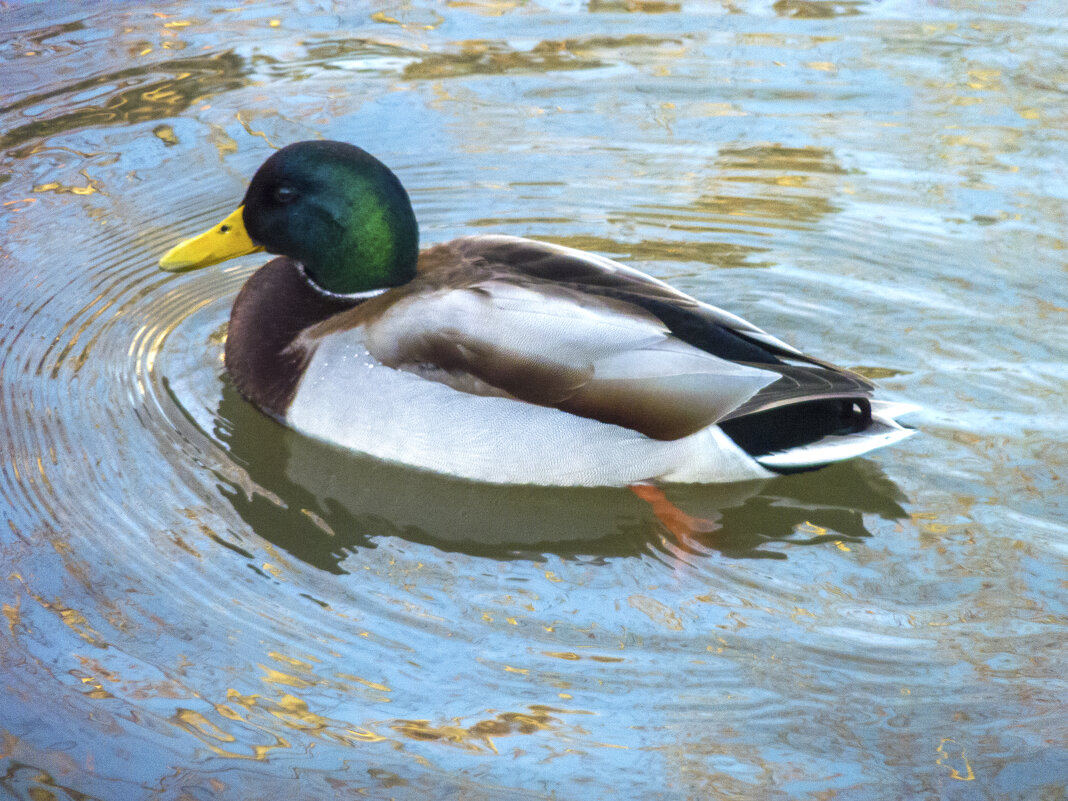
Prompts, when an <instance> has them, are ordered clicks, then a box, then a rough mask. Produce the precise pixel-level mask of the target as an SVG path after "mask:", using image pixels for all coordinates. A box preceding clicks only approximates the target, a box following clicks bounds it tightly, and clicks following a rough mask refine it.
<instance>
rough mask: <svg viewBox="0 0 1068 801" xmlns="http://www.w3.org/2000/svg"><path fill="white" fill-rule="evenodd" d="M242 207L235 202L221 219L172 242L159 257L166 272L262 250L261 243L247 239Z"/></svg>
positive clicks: (211, 263)
mask: <svg viewBox="0 0 1068 801" xmlns="http://www.w3.org/2000/svg"><path fill="white" fill-rule="evenodd" d="M244 211H245V207H244V206H243V205H242V206H238V207H237V209H236V210H235V211H234V212H233V213H232V214H231V215H230V216H229V217H227V218H226V219H225V220H223V221H222V222H221V223H218V224H216V225H213V226H212V227H211V228H209V229H208V230H207V231H205V232H204V233H202V234H200V235H199V236H194V237H193V238H192V239H187V240H185V241H184V242H180V243H179V244H177V245H175V246H174V247H173V248H171V249H170V250H168V251H167V252H166V254H164V256H163V258H162V259H160V260H159V266H160V267H162V268H163V269H164V270H167V271H168V272H172V273H181V272H185V271H186V270H198V269H200V268H201V267H210V266H211V265H213V264H218V263H219V262H223V261H227V260H228V259H236V258H237V257H238V256H244V255H245V254H246V253H256V252H258V251H261V250H263V246H262V245H257V244H256V243H255V242H253V241H252V240H251V239H249V235H248V231H246V230H245V218H244Z"/></svg>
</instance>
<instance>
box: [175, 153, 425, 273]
mask: <svg viewBox="0 0 1068 801" xmlns="http://www.w3.org/2000/svg"><path fill="white" fill-rule="evenodd" d="M261 248H262V249H264V250H267V251H268V252H270V253H277V254H280V255H284V256H289V257H291V258H293V259H296V260H297V261H299V262H301V263H302V264H303V265H304V269H305V272H306V273H307V274H308V277H309V278H310V279H311V280H312V281H313V282H314V283H315V284H317V285H318V286H320V287H321V288H323V289H325V290H327V291H329V292H335V293H339V294H349V293H353V292H363V291H367V290H371V289H380V288H383V287H391V286H398V285H400V284H403V283H405V282H407V281H409V280H411V279H412V278H413V277H414V276H415V264H416V260H417V258H418V253H419V231H418V227H417V226H416V222H415V214H414V213H413V212H412V206H411V203H410V201H409V200H408V193H407V192H405V191H404V187H403V186H401V183H400V181H399V180H397V176H395V175H394V174H393V173H392V172H390V171H389V169H388V168H387V167H386V166H385V165H384V164H382V162H380V161H378V159H376V158H374V157H373V156H371V155H370V154H368V153H366V152H365V151H363V150H361V149H360V148H358V147H355V146H353V145H349V144H345V143H343V142H318V141H309V142H297V143H295V144H292V145H289V146H287V147H284V148H282V149H281V150H279V151H278V152H277V153H275V154H274V155H273V156H271V157H270V158H269V159H267V161H265V162H264V163H263V165H262V166H261V167H260V168H259V169H258V170H257V171H256V174H255V175H254V176H253V178H252V182H251V183H250V184H249V187H248V191H247V192H246V193H245V200H244V203H243V204H242V206H241V208H239V209H238V210H237V211H236V212H235V213H234V214H231V215H230V217H228V218H227V219H226V220H224V221H223V222H222V223H220V224H218V225H216V226H215V227H213V228H212V229H210V230H209V231H207V232H205V233H204V234H202V235H201V236H199V237H196V238H194V239H192V240H189V241H187V242H183V243H182V244H180V245H178V246H177V247H175V248H174V249H173V250H171V251H170V252H169V253H168V254H167V255H166V256H164V257H163V259H162V260H161V261H160V266H162V267H163V268H164V269H171V270H183V269H193V268H196V267H206V266H208V265H209V264H215V263H218V262H220V261H224V260H226V259H229V258H233V257H235V256H238V255H242V254H243V253H248V252H251V251H253V250H257V249H261Z"/></svg>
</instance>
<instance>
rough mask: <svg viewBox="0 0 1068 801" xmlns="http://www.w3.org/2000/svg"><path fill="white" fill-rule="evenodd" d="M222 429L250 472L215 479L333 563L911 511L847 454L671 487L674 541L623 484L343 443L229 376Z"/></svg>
mask: <svg viewBox="0 0 1068 801" xmlns="http://www.w3.org/2000/svg"><path fill="white" fill-rule="evenodd" d="M215 434H216V436H217V437H218V439H219V440H221V441H222V442H223V443H224V444H225V445H227V446H228V447H229V450H230V453H231V456H232V458H233V459H234V460H235V462H237V463H238V464H239V465H240V466H241V467H242V468H243V469H244V470H245V471H246V472H247V475H248V478H249V482H248V483H247V484H245V483H244V482H242V485H238V484H236V483H234V482H232V481H224V483H223V485H222V486H221V490H222V492H223V494H224V495H225V497H226V498H227V499H228V500H229V501H230V503H231V504H233V506H234V509H235V510H236V511H237V513H238V514H239V515H240V516H241V517H242V519H244V521H245V522H246V523H247V524H248V525H249V527H250V528H251V529H252V530H253V531H254V532H255V533H256V534H257V535H259V536H261V537H263V538H264V539H266V540H268V541H269V542H271V543H273V544H274V545H276V546H278V547H281V548H283V549H284V550H286V551H288V552H289V553H290V554H292V555H293V556H295V557H297V558H299V559H301V560H303V561H305V562H307V563H309V564H312V565H314V566H316V567H319V568H322V569H324V570H328V571H331V572H338V573H340V572H345V570H344V567H343V565H342V562H343V560H344V559H345V558H346V556H348V555H349V554H351V553H352V552H354V551H356V550H358V549H360V548H364V547H374V542H375V539H376V538H379V537H382V536H397V537H403V538H405V539H408V540H411V541H415V542H420V543H426V544H430V545H433V546H435V547H437V548H439V549H441V550H445V551H457V552H462V553H466V554H471V555H477V556H485V557H491V558H506V559H507V558H538V557H540V556H541V555H542V554H546V553H554V554H557V555H560V556H563V557H574V556H584V557H585V556H592V557H620V556H634V555H638V554H642V553H647V552H648V551H649V550H650V548H651V547H654V548H657V549H659V550H665V549H666V550H668V551H676V552H677V551H678V550H680V549H681V550H683V551H686V552H687V553H691V554H693V553H720V554H723V555H724V556H729V557H735V558H777V559H784V558H786V555H785V554H784V553H782V551H781V550H769V549H767V548H766V547H762V546H765V545H766V544H767V543H769V542H775V541H780V542H789V543H791V544H793V545H805V544H817V543H821V542H827V541H841V540H846V541H849V540H852V541H856V540H859V539H861V538H864V537H869V536H871V534H870V532H869V531H868V530H867V528H866V527H865V521H864V518H865V515H876V516H878V517H881V518H884V519H897V518H901V517H906V516H907V515H906V513H905V511H904V509H902V507H901V505H900V504H901V502H902V501H903V500H904V498H903V496H902V494H901V492H900V490H899V489H898V488H897V486H896V485H895V484H893V482H891V481H890V480H889V479H888V478H886V477H885V476H884V475H883V474H882V473H881V472H880V471H879V469H878V467H877V466H876V465H875V464H874V463H872V462H868V461H865V460H853V461H852V462H847V463H840V464H837V465H832V466H830V467H827V468H824V469H822V470H819V471H814V472H810V473H802V474H798V475H792V476H783V477H781V478H776V479H772V480H769V481H765V482H748V483H744V484H725V485H676V486H668V487H666V488H665V490H664V491H665V494H666V496H667V498H668V499H669V500H670V501H671V502H672V503H673V504H675V505H676V506H677V507H679V509H681V510H684V511H685V513H686V514H688V515H690V516H693V517H696V518H700V519H702V520H703V521H704V525H703V526H702V528H704V529H705V531H703V532H701V533H697V534H694V535H692V536H690V537H689V538H687V539H685V540H683V541H681V542H680V541H678V540H677V538H675V537H674V536H673V535H671V534H670V533H669V532H668V531H667V530H666V529H665V528H664V526H663V525H662V524H661V522H660V520H658V518H657V516H656V515H655V514H654V510H653V507H651V506H650V505H649V504H648V503H646V502H645V501H643V500H641V499H640V498H639V497H638V496H637V495H636V494H635V493H633V492H632V491H630V490H628V489H626V488H601V487H598V488H554V487H529V486H496V485H487V484H479V483H473V482H470V481H465V480H458V479H452V478H448V477H443V476H439V475H435V474H430V473H426V472H422V471H418V470H413V469H411V468H407V467H402V466H399V465H394V464H390V463H386V462H382V461H379V460H376V459H372V458H370V457H365V456H361V455H359V454H353V453H349V452H345V451H340V450H338V449H336V448H334V447H332V446H330V445H326V444H323V443H320V442H317V441H315V440H312V439H309V438H307V437H304V436H301V435H300V434H296V433H294V432H293V431H290V430H288V429H286V428H284V427H283V426H281V425H279V424H277V423H275V422H274V421H273V420H271V419H269V418H267V417H266V416H264V415H263V414H261V413H260V412H259V411H257V410H256V409H254V408H253V407H252V406H251V405H250V404H248V403H246V402H245V401H244V400H242V399H241V398H240V396H239V395H238V394H237V392H236V391H235V390H234V389H233V387H232V386H231V385H230V384H229V383H228V382H227V383H225V384H224V389H223V394H222V398H221V400H220V403H219V407H218V417H217V428H216V432H215Z"/></svg>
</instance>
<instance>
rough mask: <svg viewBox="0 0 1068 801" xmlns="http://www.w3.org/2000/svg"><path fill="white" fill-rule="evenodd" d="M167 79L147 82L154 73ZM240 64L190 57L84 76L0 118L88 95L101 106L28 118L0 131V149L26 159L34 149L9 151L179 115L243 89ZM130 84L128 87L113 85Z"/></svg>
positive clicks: (224, 57)
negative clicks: (78, 132)
mask: <svg viewBox="0 0 1068 801" xmlns="http://www.w3.org/2000/svg"><path fill="white" fill-rule="evenodd" d="M161 72H162V73H170V74H171V75H172V77H170V78H165V79H161V80H151V78H152V77H153V76H156V75H159V74H160V73H161ZM247 80H248V79H247V78H246V63H245V60H244V59H243V58H241V57H240V56H238V55H236V54H235V53H232V52H227V53H218V54H215V55H204V56H193V57H191V58H180V59H174V60H171V61H163V62H160V63H152V64H145V65H143V66H137V67H128V68H125V69H121V70H116V71H114V72H110V73H107V74H104V75H98V76H95V77H92V78H86V79H84V80H82V81H77V82H75V83H73V84H70V85H67V86H63V87H61V88H59V89H53V90H50V91H47V92H41V93H38V94H35V95H31V96H29V97H26V98H23V99H21V100H18V101H16V102H15V103H12V104H10V105H8V106H6V107H3V108H0V114H5V113H10V112H14V111H21V110H23V109H27V108H31V107H33V106H38V105H41V104H46V103H47V104H49V105H52V106H56V107H58V108H61V109H68V108H70V106H71V105H77V104H73V103H69V102H68V103H63V102H62V101H63V100H64V99H66V98H70V97H72V96H76V95H80V94H84V93H86V92H92V91H93V90H98V91H95V92H93V93H94V94H98V95H101V96H102V99H103V102H102V103H84V104H81V105H80V107H77V108H75V109H74V110H70V111H68V110H63V111H61V112H60V113H58V114H55V115H54V116H49V117H46V118H45V119H40V120H34V121H33V122H28V123H25V124H23V125H19V126H16V127H15V128H12V129H10V130H6V131H4V132H3V133H0V148H3V149H5V150H9V152H11V154H12V155H14V156H16V157H17V158H26V157H28V156H30V155H32V154H33V153H34V152H35V148H34V147H29V148H23V149H22V150H14V148H18V147H19V146H21V145H24V144H26V143H28V142H34V141H37V140H42V139H47V138H48V137H51V136H55V135H57V134H61V133H63V132H65V131H71V130H75V129H83V128H92V127H98V126H118V125H133V124H136V123H140V122H148V121H152V120H158V119H160V118H161V117H169V116H172V115H175V114H179V113H181V112H182V111H183V110H184V109H186V108H188V107H189V106H191V105H192V104H193V103H195V102H196V101H197V100H199V99H201V98H203V97H205V96H207V95H210V94H213V93H217V92H225V91H230V90H233V89H237V88H238V87H240V86H243V85H245V83H246V82H247ZM129 83H134V84H135V86H133V87H131V88H129V89H120V90H117V91H110V92H109V91H108V90H109V89H111V90H114V89H115V88H116V87H121V86H125V85H127V84H129Z"/></svg>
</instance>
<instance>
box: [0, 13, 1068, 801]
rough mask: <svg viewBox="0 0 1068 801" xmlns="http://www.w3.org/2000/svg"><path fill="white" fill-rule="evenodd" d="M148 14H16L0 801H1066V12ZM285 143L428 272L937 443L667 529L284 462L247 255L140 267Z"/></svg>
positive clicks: (632, 517)
mask: <svg viewBox="0 0 1068 801" xmlns="http://www.w3.org/2000/svg"><path fill="white" fill-rule="evenodd" d="M153 9H154V10H148V9H147V8H142V7H141V6H140V5H139V4H125V5H124V4H98V5H91V6H89V7H88V8H84V7H76V6H74V5H73V4H72V5H71V6H70V7H64V6H62V5H61V4H32V5H31V4H27V5H14V6H9V7H8V8H6V9H5V10H4V11H2V12H0V20H3V25H2V26H0V27H2V28H3V30H4V31H5V33H3V34H2V35H0V60H2V63H3V73H4V76H5V79H4V88H3V90H2V91H3V95H2V97H0V208H2V209H3V212H2V216H0V227H2V229H3V239H2V244H0V254H2V261H0V265H2V266H0V269H2V272H0V298H2V304H3V305H2V310H3V311H2V316H0V441H2V442H3V460H2V462H0V511H2V514H3V518H4V520H3V522H4V525H2V526H0V568H2V569H0V609H2V611H3V619H2V620H0V796H4V797H12V798H19V799H23V798H24V799H34V801H39V800H40V799H78V800H79V801H81V800H82V799H107V800H108V801H112V800H114V799H141V798H150V799H175V800H177V799H207V798H226V799H258V798H264V797H288V798H293V799H322V798H331V797H338V798H350V797H370V798H375V799H385V798H397V799H421V798H427V797H431V798H443V799H449V798H452V799H497V798H501V797H505V796H507V797H516V798H531V799H535V798H536V799H550V798H551V799H601V798H604V799H609V798H620V797H623V798H643V799H644V798H647V799H670V800H671V801H674V800H675V799H720V798H724V799H726V798H731V799H739V798H752V799H768V798H773V799H774V798H783V799H786V798H789V799H813V800H814V801H815V799H828V798H833V799H873V798H874V799H900V798H939V799H941V798H949V799H956V798H962V799H971V798H992V799H994V798H996V799H1004V798H1019V799H1038V798H1041V799H1054V798H1063V797H1064V796H1065V792H1066V785H1068V759H1066V743H1068V715H1066V714H1065V701H1064V699H1065V698H1066V697H1068V687H1066V685H1065V680H1064V676H1065V675H1066V674H1068V665H1066V664H1065V663H1066V660H1065V648H1064V642H1065V633H1066V620H1068V618H1066V608H1065V589H1066V587H1068V583H1066V572H1065V557H1066V554H1068V542H1066V518H1068V508H1066V501H1065V497H1066V493H1065V475H1066V471H1068V458H1066V456H1065V453H1066V446H1068V438H1066V435H1065V424H1064V423H1065V419H1066V418H1065V411H1066V409H1065V401H1064V398H1065V397H1066V396H1068V381H1066V378H1065V375H1066V374H1068V373H1066V370H1065V364H1066V361H1068V358H1066V357H1068V336H1066V330H1068V327H1066V325H1065V323H1066V321H1068V288H1066V287H1068V284H1066V281H1065V265H1066V257H1065V247H1066V242H1065V239H1064V231H1065V226H1066V222H1068V215H1066V212H1065V208H1066V206H1065V200H1066V194H1068V192H1066V189H1065V187H1066V186H1068V183H1066V181H1065V178H1066V168H1065V157H1064V154H1065V152H1068V151H1066V144H1068V143H1066V141H1065V140H1066V133H1065V131H1066V130H1068V126H1066V122H1068V119H1066V116H1065V93H1066V91H1068V68H1066V67H1065V65H1066V64H1068V34H1066V20H1068V16H1066V14H1065V12H1064V10H1063V9H1062V8H1061V6H1060V4H1058V3H1055V2H1051V1H1050V2H1041V1H1038V2H1031V3H1026V2H1006V3H999V4H991V3H982V2H978V1H977V0H976V1H975V2H969V1H968V0H959V1H958V2H945V3H920V2H915V1H914V0H897V1H895V2H890V1H888V2H874V0H868V1H865V0H842V1H841V2H835V1H834V0H777V1H776V2H770V1H768V2H759V1H754V2H750V3H746V2H741V1H739V2H722V3H697V2H688V1H687V0H682V2H671V1H670V0H666V1H665V0H619V1H618V2H615V1H613V0H590V2H588V3H572V2H555V1H554V0H549V1H548V2H541V3H531V2H521V1H516V0H475V1H474V2H454V3H448V4H429V3H428V4H425V5H417V4H395V5H383V6H380V7H379V6H366V7H362V8H357V9H354V8H353V7H352V6H351V4H346V3H336V4H334V3H330V2H325V1H324V2H305V3H299V4H288V3H270V2H248V3H241V4H235V5H234V7H232V8H223V7H222V6H221V5H220V4H212V3H197V2H189V3H170V4H162V5H158V7H157V6H154V7H153ZM316 137H325V138H333V139H342V140H346V141H350V142H354V143H356V144H359V145H361V146H362V147H364V148H366V149H367V150H369V151H371V152H372V153H374V154H376V155H377V156H379V157H380V158H381V159H382V160H383V161H385V162H386V163H387V164H389V165H390V166H391V167H392V168H393V169H394V170H395V171H396V172H397V174H398V175H399V176H400V178H401V180H402V181H403V183H404V184H405V186H406V187H407V188H408V190H409V192H410V194H411V197H412V200H413V203H414V206H415V209H416V213H417V215H418V217H419V219H420V222H421V227H422V239H423V242H424V243H425V244H429V243H433V242H438V241H443V240H446V239H448V238H451V237H452V236H455V235H458V234H461V233H470V232H485V233H512V234H520V235H526V236H533V237H538V238H542V239H545V240H548V241H553V242H560V243H563V244H566V245H570V246H575V247H581V248H585V249H589V250H592V251H596V252H599V253H603V254H606V255H608V256H611V257H614V258H617V259H620V260H622V261H624V262H625V263H628V264H632V265H634V266H636V267H639V268H641V269H643V270H646V271H648V272H650V273H652V274H654V275H656V276H659V277H661V278H664V279H666V280H669V281H671V282H672V283H673V284H675V285H676V286H678V287H679V288H681V289H683V290H685V291H688V292H691V293H693V294H695V295H697V296H698V297H700V298H702V299H705V300H708V301H710V302H712V303H715V304H717V305H721V306H723V307H725V308H727V309H729V310H731V311H733V312H735V313H738V314H741V315H742V316H744V317H746V318H748V319H750V320H752V321H754V322H755V323H757V324H759V325H761V326H763V327H765V328H767V329H768V330H770V331H772V332H773V333H776V334H778V335H780V336H782V337H783V338H785V339H787V340H788V341H790V342H792V343H793V344H795V345H797V346H799V347H801V348H802V349H804V350H806V351H809V352H812V353H814V354H816V355H819V356H822V357H823V358H826V359H829V360H832V361H835V362H838V363H841V364H844V365H847V366H850V367H853V368H854V369H857V370H859V371H861V372H863V373H865V374H866V375H869V376H871V377H872V378H874V379H876V380H877V381H878V382H879V384H880V386H881V387H882V391H883V394H884V395H885V396H886V397H889V398H893V399H901V400H909V401H912V402H916V403H919V404H921V405H922V406H923V407H924V411H923V412H922V413H920V414H918V415H916V416H915V417H914V418H912V422H913V423H915V424H916V425H917V426H918V427H920V428H921V429H922V435H920V436H917V437H913V438H912V439H910V440H909V441H907V442H905V443H903V444H902V445H901V446H899V447H896V448H894V449H892V450H888V451H883V452H880V453H878V454H875V455H873V456H872V457H871V458H868V459H862V460H856V461H854V462H851V463H848V464H842V465H837V466H834V467H832V468H828V469H826V470H823V471H820V472H816V473H809V474H804V475H798V476H791V477H785V478H781V479H776V480H773V481H770V482H767V483H764V484H748V485H739V486H727V487H673V488H669V490H668V494H669V497H671V499H672V500H673V501H675V502H676V503H677V504H678V505H679V506H681V507H682V508H684V509H685V510H686V511H687V512H688V513H690V514H692V515H698V516H702V517H704V518H706V519H708V520H710V521H712V522H713V523H714V526H712V528H713V529H714V530H713V531H711V532H710V533H708V534H706V535H703V536H702V537H700V538H699V539H698V540H697V541H695V542H688V543H680V542H678V541H677V540H675V539H674V538H673V537H672V536H671V535H670V534H669V533H668V532H667V531H666V530H664V529H663V528H662V527H661V525H660V524H659V523H658V521H657V520H656V518H655V517H654V516H653V514H652V513H651V511H650V510H649V508H648V507H646V506H644V505H643V504H642V503H640V502H639V501H638V500H637V499H636V498H635V497H634V496H633V495H631V494H630V493H628V492H627V491H626V490H611V489H608V490H550V489H531V488H502V487H491V488H487V487H480V486H478V485H473V484H468V483H465V482H460V481H452V480H449V479H445V478H440V477H433V476H427V475H423V474H419V473H414V472H413V471H409V470H405V469H403V468H400V467H398V466H394V465H389V464H383V463H380V462H376V461H374V460H371V459H367V458H362V457H357V456H352V455H348V454H342V453H338V452H336V451H334V450H333V449H331V448H329V447H327V446H324V445H322V444H319V443H315V442H311V441H309V440H306V439H304V438H301V437H299V436H296V435H294V434H292V433H291V432H287V431H285V430H283V429H281V428H280V427H278V426H277V425H276V424H274V423H273V422H271V421H270V420H268V419H266V418H264V417H263V416H262V415H260V414H259V413H258V412H256V410H255V409H253V408H251V407H250V406H249V405H248V404H246V403H245V402H244V401H243V400H241V399H240V397H239V396H238V395H237V394H236V393H235V391H234V390H233V388H232V386H231V385H230V384H229V383H228V382H227V380H226V377H225V375H224V373H223V370H222V364H221V353H222V346H223V342H224V341H225V325H226V321H227V318H228V314H229V307H230V304H231V302H232V300H233V298H234V295H235V294H236V292H237V290H238V288H239V287H240V286H241V284H242V283H243V282H244V281H245V279H246V278H247V277H248V276H249V275H250V274H251V272H252V271H253V270H255V269H256V267H257V266H258V265H259V264H260V263H262V261H263V258H262V256H251V257H247V258H245V259H242V260H240V261H237V262H234V263H232V264H229V265H226V266H223V267H220V268H215V269H209V270H206V271H203V272H198V273H193V274H188V275H177V276H176V275H169V274H164V273H161V272H159V271H158V270H157V269H156V266H155V262H156V259H157V258H158V256H159V254H160V253H161V252H163V251H164V250H165V249H166V248H168V247H169V246H170V245H172V244H174V243H175V242H176V241H178V240H179V239H180V238H182V237H184V236H187V235H189V234H191V233H194V232H196V231H199V230H200V229H202V228H204V227H205V226H207V225H209V224H210V223H212V222H214V221H215V220H216V219H218V218H220V217H221V216H222V215H224V214H225V213H227V212H229V211H230V210H231V209H232V208H233V207H234V206H235V205H236V204H237V203H238V202H239V201H240V198H241V195H242V193H243V191H244V184H245V182H246V181H247V179H248V177H249V176H250V175H251V174H252V172H253V171H254V170H255V168H256V166H257V165H258V164H259V163H260V162H261V161H262V160H263V159H265V158H266V157H267V156H268V155H269V154H270V153H271V152H273V148H276V147H279V146H281V145H284V144H286V143H288V142H291V141H296V140H298V139H306V138H316ZM354 413H358V412H354ZM361 794H362V795H361Z"/></svg>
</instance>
